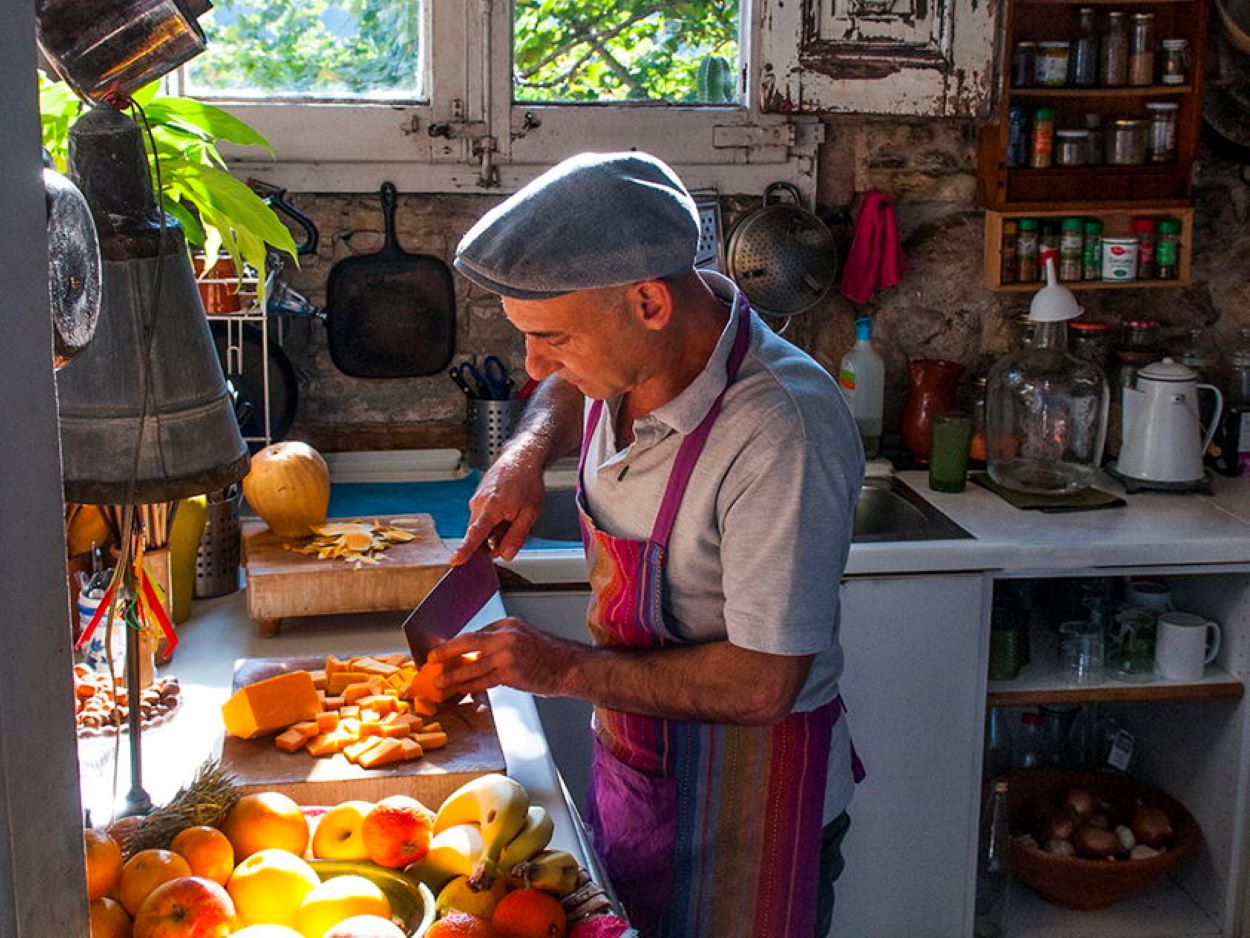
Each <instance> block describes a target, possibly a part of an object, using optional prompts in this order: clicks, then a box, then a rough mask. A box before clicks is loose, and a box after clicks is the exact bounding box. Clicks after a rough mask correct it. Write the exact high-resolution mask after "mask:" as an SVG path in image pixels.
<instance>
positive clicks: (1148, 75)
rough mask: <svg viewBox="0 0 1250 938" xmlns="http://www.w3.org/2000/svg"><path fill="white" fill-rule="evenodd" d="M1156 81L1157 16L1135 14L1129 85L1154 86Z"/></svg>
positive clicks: (1131, 36) (1130, 48)
mask: <svg viewBox="0 0 1250 938" xmlns="http://www.w3.org/2000/svg"><path fill="white" fill-rule="evenodd" d="M1154 80H1155V15H1154V14H1153V13H1134V14H1133V23H1132V29H1131V32H1130V36H1129V49H1128V83H1129V84H1130V85H1152V84H1154Z"/></svg>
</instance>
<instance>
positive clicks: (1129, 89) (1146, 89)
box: [1007, 85, 1194, 100]
mask: <svg viewBox="0 0 1250 938" xmlns="http://www.w3.org/2000/svg"><path fill="white" fill-rule="evenodd" d="M1193 90H1194V89H1193V86H1192V85H1117V86H1116V87H1114V88H1066V87H1059V88H1047V87H1042V86H1038V87H1028V88H1009V89H1008V90H1007V96H1008V97H1010V98H1029V99H1034V98H1089V99H1093V100H1101V99H1103V98H1157V97H1159V96H1161V95H1183V94H1189V93H1190V92H1192V91H1193Z"/></svg>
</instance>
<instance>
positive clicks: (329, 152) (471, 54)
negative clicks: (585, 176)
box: [175, 0, 823, 201]
mask: <svg viewBox="0 0 1250 938" xmlns="http://www.w3.org/2000/svg"><path fill="white" fill-rule="evenodd" d="M740 2H741V7H740V9H739V24H740V25H739V48H740V49H741V59H742V61H743V63H744V65H743V75H742V78H743V80H742V81H741V82H740V89H741V91H742V100H741V102H740V103H739V104H738V105H706V106H685V105H667V104H662V103H658V104H647V103H642V104H639V103H630V104H541V105H538V104H533V103H529V102H516V103H514V102H513V101H512V87H511V75H512V4H511V2H510V0H466V2H463V3H450V2H447V0H427V3H426V4H425V5H424V6H425V26H426V29H427V32H426V36H427V37H428V42H427V43H426V46H425V48H426V50H427V54H426V55H425V57H424V58H425V61H424V63H423V65H424V68H425V71H426V74H425V76H424V79H425V80H424V82H423V87H424V88H426V89H428V91H429V100H428V102H423V103H416V104H408V103H404V104H398V103H394V102H389V103H388V102H379V103H372V102H342V101H339V102H334V101H298V102H293V101H284V102H269V101H262V100H231V99H229V98H225V97H223V98H221V99H217V98H212V99H210V100H212V102H213V103H214V104H217V105H219V106H222V107H224V108H225V109H226V110H228V111H230V112H231V113H233V114H235V115H236V116H237V117H239V118H241V119H242V120H245V121H247V122H248V123H249V124H250V125H251V126H253V127H254V128H256V130H257V131H259V132H260V133H261V134H263V135H264V136H265V137H266V138H267V139H268V140H269V142H270V144H271V145H272V146H273V148H274V152H275V156H276V159H275V160H270V159H268V158H267V157H265V156H260V157H258V156H257V154H256V152H255V150H254V149H253V150H240V149H237V148H231V147H224V148H223V153H225V155H226V156H227V159H229V160H230V163H231V166H232V168H233V169H234V170H235V171H236V172H238V173H240V174H244V175H247V176H251V177H255V178H258V179H265V180H267V181H272V182H274V183H275V184H279V185H282V186H283V187H285V188H287V189H289V190H292V191H296V192H366V191H374V190H376V188H377V186H378V184H379V182H380V181H381V180H383V179H388V180H390V181H392V182H394V183H395V185H396V186H397V187H398V188H399V189H400V190H401V191H424V192H466V193H473V192H477V193H486V194H491V193H498V194H505V193H508V192H512V191H515V190H516V189H517V188H519V187H520V186H522V185H524V184H525V183H526V182H528V181H529V180H530V179H532V178H534V177H535V176H537V175H538V174H539V173H541V172H542V171H543V170H544V169H546V168H547V167H549V166H550V165H552V164H553V163H555V162H557V161H559V160H560V159H563V158H565V157H567V156H570V155H572V154H574V153H577V152H580V151H582V150H586V149H594V150H600V151H609V150H627V149H633V148H636V149H643V150H647V151H649V152H652V153H655V154H656V155H657V156H660V157H661V158H663V159H665V160H666V161H668V162H669V163H670V164H671V165H672V166H673V167H674V169H676V170H677V172H678V173H679V174H680V175H681V176H682V178H683V180H684V181H685V182H686V183H687V185H688V186H690V187H691V188H706V189H715V190H717V191H719V192H721V193H723V194H730V193H756V192H762V191H763V190H764V188H765V186H767V185H768V184H769V183H771V182H775V181H778V180H783V181H787V182H791V183H793V184H794V185H796V186H798V188H799V189H800V191H801V192H802V193H803V194H804V196H805V197H806V198H807V199H808V200H809V201H810V200H811V199H812V198H813V197H814V189H815V178H816V150H817V147H818V145H819V143H820V142H821V141H822V140H823V125H821V124H820V123H819V121H818V120H816V119H815V118H810V117H807V118H798V117H793V116H789V115H785V114H779V113H764V112H763V110H762V108H761V104H760V101H761V99H760V95H759V93H758V89H759V88H760V80H759V79H760V74H761V67H760V64H759V61H758V57H757V56H755V55H753V54H752V50H757V49H760V48H762V47H763V46H762V32H763V27H762V26H761V24H760V22H758V18H757V17H755V16H753V15H752V12H753V2H752V0H740ZM180 81H181V79H175V87H178V86H179V84H180ZM535 121H536V122H537V123H536V124H535ZM431 127H434V128H435V129H436V130H438V132H439V133H441V134H443V135H441V136H432V135H431V132H430V129H431ZM487 138H489V141H491V142H485V141H486V140H487Z"/></svg>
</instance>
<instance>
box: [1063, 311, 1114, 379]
mask: <svg viewBox="0 0 1250 938" xmlns="http://www.w3.org/2000/svg"><path fill="white" fill-rule="evenodd" d="M1068 347H1069V348H1070V349H1071V350H1072V354H1073V355H1075V356H1076V357H1077V358H1083V359H1085V360H1086V361H1087V362H1093V363H1094V364H1095V365H1097V366H1098V367H1099V368H1103V369H1105V368H1106V367H1107V357H1108V356H1109V355H1110V354H1111V326H1110V325H1108V324H1107V323H1105V322H1081V321H1080V320H1073V321H1072V322H1069V323H1068Z"/></svg>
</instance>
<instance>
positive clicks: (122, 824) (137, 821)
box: [108, 814, 143, 850]
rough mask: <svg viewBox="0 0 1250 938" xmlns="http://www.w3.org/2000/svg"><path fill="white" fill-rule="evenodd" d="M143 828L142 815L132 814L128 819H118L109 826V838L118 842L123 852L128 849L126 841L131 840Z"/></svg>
mask: <svg viewBox="0 0 1250 938" xmlns="http://www.w3.org/2000/svg"><path fill="white" fill-rule="evenodd" d="M142 826H143V816H142V815H140V814H131V815H129V816H128V817H123V818H118V819H117V820H116V821H114V822H113V823H112V824H111V825H109V829H108V832H109V836H110V837H112V838H113V839H114V840H116V841H117V842H118V843H119V844H120V845H121V848H122V849H123V850H125V849H126V841H128V840H130V838H131V837H133V836H134V835H135V834H136V833H138V831H139V828H140V827H142Z"/></svg>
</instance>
